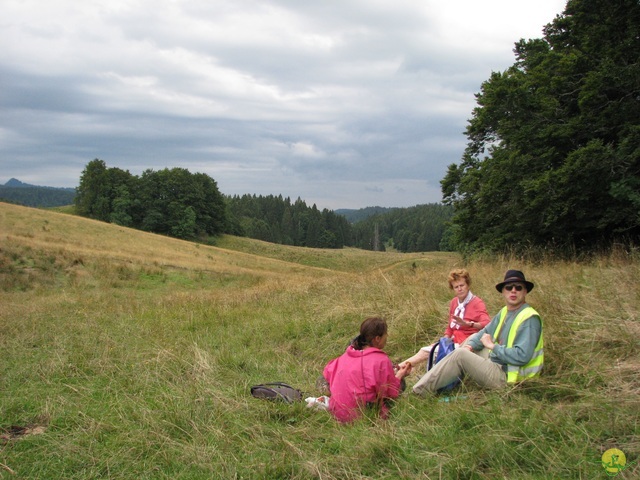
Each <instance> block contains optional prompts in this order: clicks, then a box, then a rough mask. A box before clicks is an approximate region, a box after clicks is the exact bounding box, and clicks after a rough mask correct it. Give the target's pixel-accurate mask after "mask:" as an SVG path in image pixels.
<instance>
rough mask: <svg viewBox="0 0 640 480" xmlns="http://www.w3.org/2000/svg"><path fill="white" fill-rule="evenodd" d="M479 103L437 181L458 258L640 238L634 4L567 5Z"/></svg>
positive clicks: (579, 1)
mask: <svg viewBox="0 0 640 480" xmlns="http://www.w3.org/2000/svg"><path fill="white" fill-rule="evenodd" d="M543 32H544V35H543V38H541V39H532V40H527V41H525V40H520V41H519V42H518V43H516V44H515V49H514V53H515V57H516V62H515V63H514V64H513V65H512V66H511V67H510V68H508V69H507V70H505V71H504V72H494V73H492V74H491V76H490V78H489V79H488V80H487V81H485V82H484V83H483V84H482V86H481V91H480V93H478V94H477V96H476V98H477V106H476V108H475V109H474V110H473V113H472V118H471V119H470V120H469V124H468V127H467V129H466V136H467V138H468V144H467V147H466V150H465V152H464V155H463V157H462V160H461V162H460V164H453V165H450V166H449V169H448V171H447V174H446V176H445V177H444V178H443V180H442V181H441V185H442V192H443V199H444V202H445V203H446V204H448V205H452V206H453V207H454V208H455V215H454V219H453V228H452V230H451V232H452V233H453V235H452V238H451V239H450V240H451V242H452V244H454V245H455V246H456V248H457V249H459V250H463V251H471V252H472V251H481V250H488V251H500V250H505V249H516V250H524V249H529V248H531V247H533V248H534V249H535V248H542V249H546V250H548V251H553V252H555V253H556V254H557V253H561V252H568V253H571V252H576V251H578V252H585V251H586V252H588V251H593V250H595V249H599V248H602V247H604V248H607V247H608V246H611V245H612V244H613V243H615V242H623V243H625V244H629V243H632V244H634V243H635V244H637V242H638V240H639V239H640V3H639V2H638V1H637V0H613V1H612V0H569V1H568V2H567V4H566V8H565V10H564V12H563V13H562V14H561V15H558V16H557V17H556V18H555V19H554V20H553V21H552V22H551V23H549V24H548V25H546V27H545V28H544V30H543Z"/></svg>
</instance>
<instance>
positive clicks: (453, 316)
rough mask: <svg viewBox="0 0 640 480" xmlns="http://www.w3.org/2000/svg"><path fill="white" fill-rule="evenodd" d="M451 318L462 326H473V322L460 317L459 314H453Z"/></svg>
mask: <svg viewBox="0 0 640 480" xmlns="http://www.w3.org/2000/svg"><path fill="white" fill-rule="evenodd" d="M451 318H452V320H453V323H455V324H456V325H460V326H461V327H470V326H471V322H467V321H466V320H464V319H462V318H461V317H458V316H457V315H452V316H451Z"/></svg>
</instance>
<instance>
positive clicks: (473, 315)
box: [444, 297, 491, 344]
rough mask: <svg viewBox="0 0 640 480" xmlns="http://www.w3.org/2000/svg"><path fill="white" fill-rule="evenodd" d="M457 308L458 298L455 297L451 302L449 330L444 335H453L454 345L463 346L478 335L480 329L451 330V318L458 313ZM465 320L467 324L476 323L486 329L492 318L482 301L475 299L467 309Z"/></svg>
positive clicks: (462, 328) (461, 328)
mask: <svg viewBox="0 0 640 480" xmlns="http://www.w3.org/2000/svg"><path fill="white" fill-rule="evenodd" d="M457 306H458V298H457V297H453V300H451V303H450V304H449V322H448V323H447V329H446V330H445V331H444V334H445V335H452V337H451V338H453V343H457V344H461V343H462V342H464V341H465V340H466V339H467V338H468V337H469V336H471V335H473V334H474V333H478V329H477V328H472V327H460V328H451V316H452V315H453V313H454V312H455V311H456V307H457ZM464 320H466V321H467V322H476V323H477V324H478V325H481V327H480V328H484V327H486V326H487V325H488V324H489V322H490V321H491V317H489V313H487V307H486V306H485V304H484V302H483V301H482V299H480V298H479V297H473V299H472V300H471V301H470V302H469V303H468V304H467V306H466V308H465V311H464Z"/></svg>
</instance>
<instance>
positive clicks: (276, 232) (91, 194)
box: [74, 159, 451, 252]
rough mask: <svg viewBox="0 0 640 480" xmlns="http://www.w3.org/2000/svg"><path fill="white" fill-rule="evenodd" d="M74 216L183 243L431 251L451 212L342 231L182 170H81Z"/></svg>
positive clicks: (390, 217) (279, 200) (385, 216)
mask: <svg viewBox="0 0 640 480" xmlns="http://www.w3.org/2000/svg"><path fill="white" fill-rule="evenodd" d="M74 204H75V208H76V213H78V214H79V215H83V216H86V217H89V218H94V219H96V220H101V221H105V222H111V223H115V224H118V225H123V226H126V227H132V228H137V229H140V230H146V231H149V232H154V233H160V234H164V235H169V236H173V237H177V238H183V239H198V240H200V241H209V240H210V238H211V237H215V236H217V235H220V234H223V233H228V234H231V235H238V236H244V237H249V238H255V239H258V240H264V241H267V242H272V243H278V244H283V245H294V246H302V247H311V248H343V247H357V248H362V249H369V250H385V248H386V246H388V245H393V247H394V248H396V249H397V250H400V251H405V252H413V251H426V250H438V249H439V248H440V238H441V237H442V235H443V232H444V230H445V228H446V227H445V224H446V222H447V221H448V220H449V219H450V218H451V214H450V213H447V212H450V210H451V208H450V207H446V206H443V205H439V204H433V205H424V206H419V207H414V208H409V209H402V208H397V209H380V208H373V209H370V211H372V212H374V211H386V213H381V214H377V215H374V216H372V217H368V218H366V219H365V220H362V221H359V222H356V223H353V224H352V223H350V222H349V221H348V220H347V218H345V217H344V216H343V215H340V214H337V213H336V212H334V211H332V210H328V209H323V210H319V209H318V208H317V207H316V205H315V204H313V205H312V206H308V205H307V204H306V202H305V201H304V200H302V199H300V198H298V199H296V200H295V201H291V199H290V198H288V197H287V198H283V197H282V195H278V196H274V195H268V196H262V195H248V194H247V195H242V196H240V195H234V196H225V195H222V194H221V193H220V192H219V190H218V187H217V184H216V182H215V180H213V179H212V178H211V177H209V176H208V175H206V174H202V173H195V174H194V173H190V172H189V171H188V170H186V169H183V168H172V169H164V170H160V171H154V170H146V171H145V172H143V173H142V175H140V176H135V175H132V174H131V173H130V172H129V171H127V170H122V169H119V168H115V167H108V166H107V165H106V163H105V162H104V161H103V160H99V159H95V160H92V161H91V162H89V163H88V164H87V165H86V166H85V169H84V170H83V172H82V174H81V176H80V182H79V186H78V188H77V193H76V196H75V198H74Z"/></svg>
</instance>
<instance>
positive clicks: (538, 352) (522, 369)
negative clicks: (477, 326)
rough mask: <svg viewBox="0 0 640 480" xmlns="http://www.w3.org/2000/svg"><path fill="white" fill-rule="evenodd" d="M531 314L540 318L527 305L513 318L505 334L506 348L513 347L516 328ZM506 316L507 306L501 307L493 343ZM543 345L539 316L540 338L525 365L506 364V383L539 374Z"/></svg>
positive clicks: (496, 339)
mask: <svg viewBox="0 0 640 480" xmlns="http://www.w3.org/2000/svg"><path fill="white" fill-rule="evenodd" d="M533 315H537V316H538V318H540V314H539V313H538V312H536V311H535V310H534V309H533V308H532V307H527V308H525V309H524V310H522V311H521V312H520V313H519V314H518V315H517V316H516V318H515V320H514V321H513V323H512V324H511V328H510V329H509V334H508V335H507V345H506V347H507V348H513V342H514V341H515V339H516V334H517V333H518V329H519V328H520V325H522V323H523V322H524V321H525V320H527V319H528V318H530V317H532V316H533ZM506 317H507V307H503V308H502V310H501V311H500V321H499V322H498V326H497V327H496V335H495V337H494V339H493V341H494V343H495V342H497V341H498V335H499V334H500V330H502V326H503V324H504V319H505V318H506ZM543 347H544V345H543V341H542V318H540V338H539V339H538V344H537V345H536V348H535V349H534V351H533V355H532V357H531V360H529V362H528V363H527V364H526V365H522V366H517V365H507V383H516V382H520V381H522V380H524V379H526V378H531V377H535V376H536V375H540V371H541V370H542V365H543V364H544V348H543Z"/></svg>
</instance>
